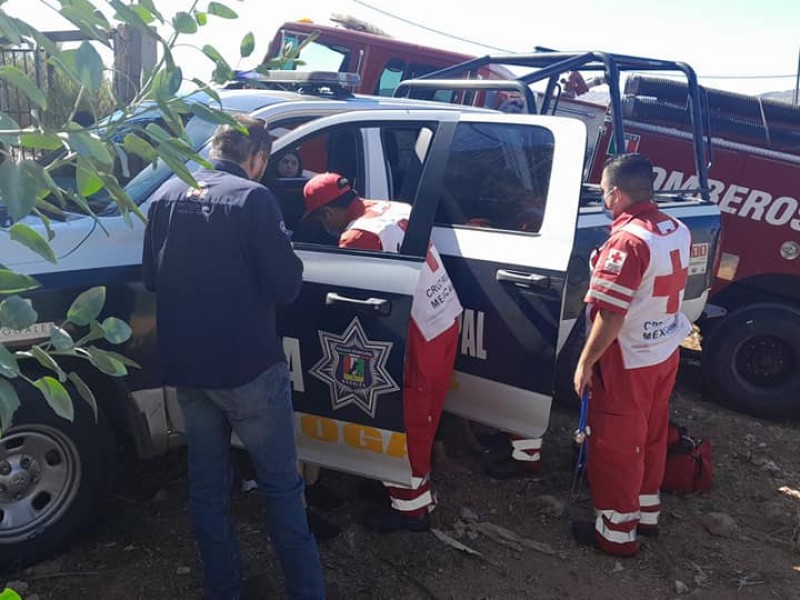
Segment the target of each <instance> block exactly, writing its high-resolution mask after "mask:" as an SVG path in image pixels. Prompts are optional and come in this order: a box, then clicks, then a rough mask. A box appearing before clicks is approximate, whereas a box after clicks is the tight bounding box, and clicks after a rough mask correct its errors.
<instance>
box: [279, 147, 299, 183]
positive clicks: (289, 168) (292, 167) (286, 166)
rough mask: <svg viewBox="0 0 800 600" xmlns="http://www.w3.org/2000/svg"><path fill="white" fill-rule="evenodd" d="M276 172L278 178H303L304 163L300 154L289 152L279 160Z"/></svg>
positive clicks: (295, 151) (294, 151) (293, 151)
mask: <svg viewBox="0 0 800 600" xmlns="http://www.w3.org/2000/svg"><path fill="white" fill-rule="evenodd" d="M276 170H277V175H278V177H302V176H303V161H302V160H301V158H300V153H299V152H298V151H297V150H287V151H286V152H285V153H284V154H282V155H281V157H280V158H279V159H278V166H277V169H276Z"/></svg>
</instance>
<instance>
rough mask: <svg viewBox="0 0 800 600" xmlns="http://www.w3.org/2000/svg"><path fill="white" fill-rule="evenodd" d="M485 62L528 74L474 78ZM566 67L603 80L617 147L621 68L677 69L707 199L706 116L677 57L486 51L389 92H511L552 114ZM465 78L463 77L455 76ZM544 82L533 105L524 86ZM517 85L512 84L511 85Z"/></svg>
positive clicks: (621, 142)
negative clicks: (684, 88) (682, 78)
mask: <svg viewBox="0 0 800 600" xmlns="http://www.w3.org/2000/svg"><path fill="white" fill-rule="evenodd" d="M490 65H496V66H502V67H528V68H531V69H533V70H532V71H531V72H529V73H525V74H523V75H518V76H517V77H516V79H511V80H496V79H491V80H487V79H477V77H478V71H479V69H482V68H484V67H488V66H490ZM568 71H600V72H602V73H603V77H604V80H605V82H606V83H607V84H608V89H609V96H610V103H609V108H610V109H611V118H612V122H613V126H614V142H615V144H616V147H617V148H625V127H624V119H623V111H622V93H621V78H620V74H621V73H623V72H630V71H634V72H654V71H656V72H669V71H673V72H678V73H681V74H683V75H684V76H685V77H686V83H687V101H688V104H689V112H690V116H691V129H692V134H693V147H694V153H695V167H696V171H697V177H698V182H699V184H700V190H698V191H699V192H700V194H701V196H702V197H703V198H704V199H705V200H709V198H710V195H709V186H708V167H709V164H710V160H711V145H710V136H708V135H707V131H708V128H707V124H706V123H705V121H704V119H706V118H707V116H708V115H707V111H706V110H705V108H704V107H705V102H704V90H703V88H701V87H700V86H699V85H698V83H697V75H696V74H695V72H694V70H693V69H692V68H691V67H690V66H689V65H687V64H685V63H682V62H674V61H667V60H659V59H653V58H643V57H638V56H628V55H625V54H611V53H606V52H556V51H550V50H546V51H540V52H536V53H532V54H497V55H486V56H482V57H478V58H474V59H471V60H468V61H464V62H462V63H459V64H457V65H453V66H451V67H446V68H444V69H440V70H438V71H433V72H431V73H427V74H425V75H422V76H420V77H419V78H417V79H411V80H408V81H403V82H401V83H400V84H399V85H398V86H397V88H396V89H395V91H394V96H395V97H409V98H414V97H416V98H419V97H421V96H422V95H423V94H424V92H426V91H427V92H430V91H432V90H460V91H471V90H475V91H479V90H501V91H517V92H519V93H520V94H521V95H522V98H524V99H525V105H526V106H525V109H526V112H529V113H533V114H542V115H545V114H552V113H554V112H555V110H556V108H557V106H558V100H559V98H560V95H561V85H560V83H559V77H560V76H561V75H562V74H564V73H565V72H568ZM459 77H468V78H469V79H458V78H459ZM539 81H547V88H546V91H545V92H544V95H543V97H542V101H541V103H540V105H538V106H537V103H536V100H535V97H534V95H533V93H532V91H531V89H530V87H529V86H530V85H531V84H533V83H536V82H539ZM513 83H516V84H518V85H517V86H514V85H512V84H513Z"/></svg>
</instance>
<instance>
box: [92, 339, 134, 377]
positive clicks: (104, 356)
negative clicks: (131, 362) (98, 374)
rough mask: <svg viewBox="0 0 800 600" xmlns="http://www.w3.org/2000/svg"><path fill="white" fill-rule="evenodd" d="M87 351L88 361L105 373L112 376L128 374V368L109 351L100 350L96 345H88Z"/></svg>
mask: <svg viewBox="0 0 800 600" xmlns="http://www.w3.org/2000/svg"><path fill="white" fill-rule="evenodd" d="M86 351H87V352H88V353H89V361H90V362H91V363H92V364H93V365H94V366H95V367H97V368H98V369H100V370H101V371H102V372H103V373H105V374H106V375H111V376H112V377H123V376H124V375H127V374H128V369H127V368H126V367H125V365H124V364H123V363H122V361H120V360H118V359H117V358H115V357H114V356H112V355H111V353H109V352H106V351H105V350H101V349H100V348H98V347H96V346H89V347H88V348H86Z"/></svg>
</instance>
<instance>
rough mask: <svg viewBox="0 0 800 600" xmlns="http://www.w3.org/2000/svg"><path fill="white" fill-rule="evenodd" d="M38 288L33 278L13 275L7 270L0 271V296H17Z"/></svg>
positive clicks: (12, 272) (37, 283)
mask: <svg viewBox="0 0 800 600" xmlns="http://www.w3.org/2000/svg"><path fill="white" fill-rule="evenodd" d="M38 287H39V282H38V281H36V280H35V279H34V278H33V277H29V276H27V275H23V274H22V273H15V272H14V271H9V270H8V269H0V294H18V293H20V292H27V291H28V290H35V289H36V288H38Z"/></svg>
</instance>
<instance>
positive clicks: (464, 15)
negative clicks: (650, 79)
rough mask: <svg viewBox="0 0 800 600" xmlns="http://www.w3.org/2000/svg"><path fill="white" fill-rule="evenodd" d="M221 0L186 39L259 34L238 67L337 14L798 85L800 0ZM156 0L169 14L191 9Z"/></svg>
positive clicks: (229, 50) (479, 39)
mask: <svg viewBox="0 0 800 600" xmlns="http://www.w3.org/2000/svg"><path fill="white" fill-rule="evenodd" d="M51 1H53V3H54V0H51ZM95 1H96V2H97V1H98V0H95ZM222 1H223V2H224V3H225V4H227V5H228V6H229V7H231V8H232V9H234V10H235V11H236V12H237V13H238V14H239V18H238V19H236V20H229V21H228V20H223V19H210V20H209V23H208V25H207V26H206V27H204V28H201V30H200V32H199V33H198V34H195V35H192V36H186V37H185V38H184V41H185V42H186V43H189V44H193V45H195V46H197V47H201V46H203V45H204V44H211V45H213V46H215V47H216V48H217V50H219V51H220V52H221V53H222V55H223V56H225V57H226V59H228V60H229V62H231V63H232V64H234V65H236V64H237V63H238V58H239V43H240V41H241V39H242V37H244V35H245V34H246V33H247V32H249V31H252V32H253V33H254V34H255V37H256V49H255V52H254V53H253V55H252V56H251V57H250V58H249V59H246V60H244V61H242V62H241V63H239V64H238V66H239V68H250V67H254V66H255V65H256V64H257V62H258V60H259V59H260V58H261V57H263V55H264V53H265V52H266V49H267V46H268V44H269V41H270V40H271V39H272V37H273V35H274V33H275V31H276V30H277V29H278V27H279V26H280V25H281V24H282V23H283V22H284V21H290V20H296V19H299V18H303V17H306V18H311V19H312V20H314V22H317V23H320V24H330V22H329V21H328V19H329V17H330V16H331V15H332V14H348V15H352V16H354V17H357V18H359V19H362V20H365V21H368V22H370V23H372V24H373V25H375V26H377V27H379V28H381V29H382V30H384V31H385V32H387V33H388V34H390V35H392V36H393V37H396V38H398V39H402V40H405V41H411V42H414V43H418V44H423V45H429V46H435V47H440V48H446V49H451V50H455V51H459V52H464V53H469V54H475V55H483V54H487V53H493V52H494V53H498V52H499V51H500V50H498V49H501V50H503V51H513V52H528V51H531V50H532V49H533V47H534V46H544V47H549V48H554V49H557V50H600V51H605V52H614V53H619V54H634V55H638V56H645V57H652V58H660V59H667V60H675V61H683V62H686V63H688V64H689V65H690V66H692V67H693V68H694V69H695V71H696V72H697V73H698V75H699V76H700V82H701V83H702V84H703V85H706V86H708V87H713V88H719V89H725V90H729V91H734V92H739V93H745V94H760V93H764V92H770V91H784V90H794V88H795V77H796V74H797V71H798V60H799V57H798V55H799V54H800V0H760V1H758V2H756V1H754V0H669V1H667V0H638V1H636V2H633V1H631V0H571V1H570V2H559V1H552V0H548V1H547V2H543V1H541V0H540V1H536V0H506V2H481V3H475V2H460V3H452V2H446V1H443V0H439V1H437V0H293V1H291V2H266V1H265V0H222ZM155 2H156V5H157V6H158V7H159V9H161V10H162V11H164V12H165V13H169V12H170V11H176V10H181V9H186V8H187V7H188V6H190V5H191V1H190V0H155ZM206 2H207V0H200V2H199V6H200V7H202V6H203V5H204V4H205V3H206ZM453 6H457V9H455V10H454V9H453ZM167 7H169V8H167ZM3 9H5V10H6V12H8V13H9V14H11V15H13V16H16V17H19V18H23V19H25V20H27V21H29V22H31V23H32V24H33V25H35V26H37V27H39V28H40V29H43V30H51V29H64V28H65V26H66V25H65V23H64V22H63V21H60V20H59V18H58V17H57V15H56V16H55V17H54V13H53V11H52V10H50V9H49V8H47V7H46V5H45V4H44V3H43V2H42V1H41V0H8V1H7V2H6V3H5V4H4V5H3ZM59 21H60V22H59ZM437 32H442V33H437ZM456 38H463V39H456ZM464 40H470V41H464ZM472 42H474V43H472ZM481 44H483V45H481ZM177 56H178V60H179V63H180V64H181V67H182V69H183V72H184V75H185V76H188V77H200V78H206V77H208V76H209V75H210V73H211V70H212V68H213V65H212V63H211V62H210V61H208V60H207V59H206V58H204V57H203V55H202V54H201V53H200V52H199V51H198V50H196V49H194V48H182V49H180V51H178V52H177ZM773 76H781V77H773Z"/></svg>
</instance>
